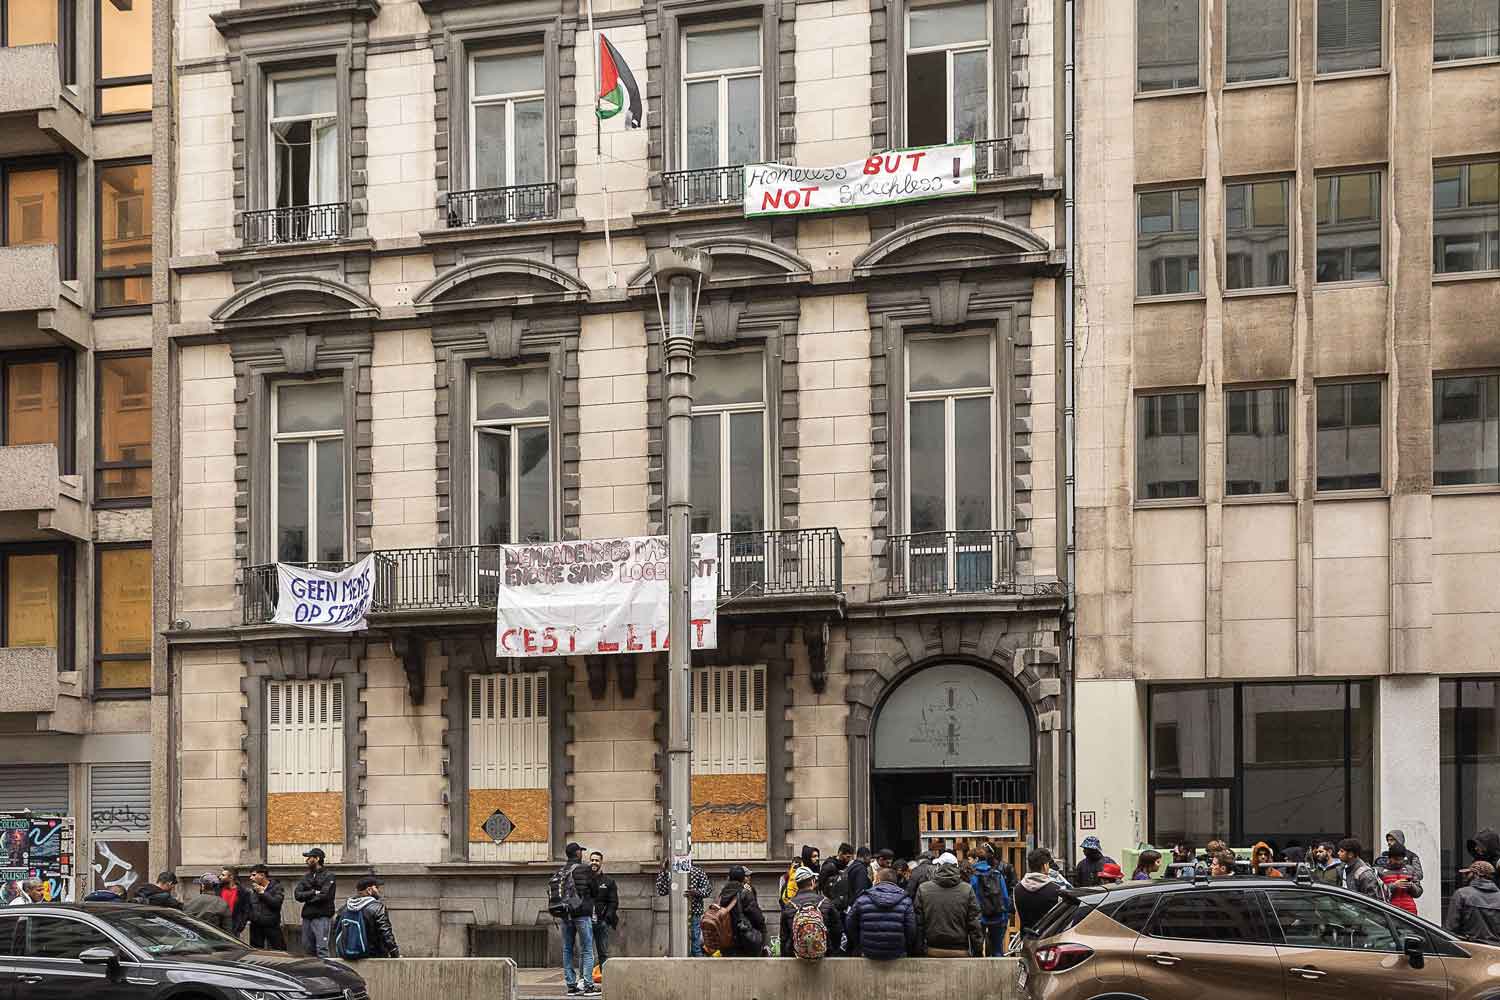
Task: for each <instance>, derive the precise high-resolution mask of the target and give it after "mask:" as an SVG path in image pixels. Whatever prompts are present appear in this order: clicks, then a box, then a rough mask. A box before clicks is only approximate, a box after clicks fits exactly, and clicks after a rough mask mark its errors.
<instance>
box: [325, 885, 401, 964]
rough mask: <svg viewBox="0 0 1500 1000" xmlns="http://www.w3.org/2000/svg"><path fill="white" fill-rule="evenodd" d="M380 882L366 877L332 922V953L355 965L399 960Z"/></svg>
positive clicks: (393, 930) (399, 949) (394, 934)
mask: <svg viewBox="0 0 1500 1000" xmlns="http://www.w3.org/2000/svg"><path fill="white" fill-rule="evenodd" d="M381 885H382V883H381V881H380V879H378V878H376V877H375V876H374V875H366V876H365V877H364V878H362V879H360V880H359V882H358V883H356V884H355V886H354V890H355V895H353V896H350V897H349V899H348V900H347V901H346V902H345V903H344V905H343V906H342V907H341V908H340V909H339V912H338V914H337V915H336V916H335V917H334V918H333V953H334V954H335V955H337V956H338V957H339V958H344V959H349V960H350V961H355V960H358V959H362V958H400V957H401V948H400V946H398V945H397V944H396V930H395V928H393V927H392V926H391V915H390V913H389V912H387V910H386V908H385V903H383V902H381V899H380V897H381V895H382V890H381Z"/></svg>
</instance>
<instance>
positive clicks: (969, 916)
mask: <svg viewBox="0 0 1500 1000" xmlns="http://www.w3.org/2000/svg"><path fill="white" fill-rule="evenodd" d="M931 872H932V874H931V877H930V878H928V879H926V880H924V881H923V882H922V885H921V887H920V888H918V889H917V907H916V909H917V946H918V948H919V949H920V950H921V951H922V952H923V953H924V954H926V955H927V956H928V957H929V958H969V957H970V956H973V955H982V954H984V930H983V928H982V926H981V924H980V922H979V898H978V897H977V896H976V895H975V894H974V891H973V889H971V888H970V886H969V884H968V883H967V882H966V881H965V880H964V877H963V873H962V872H960V871H959V870H958V858H956V857H954V856H953V855H952V854H949V853H947V852H944V853H942V854H939V855H938V857H937V860H936V861H934V862H933V863H932V869H931Z"/></svg>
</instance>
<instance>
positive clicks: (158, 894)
mask: <svg viewBox="0 0 1500 1000" xmlns="http://www.w3.org/2000/svg"><path fill="white" fill-rule="evenodd" d="M176 888H177V876H176V875H173V874H172V873H171V872H162V873H161V874H160V875H158V876H156V881H155V882H143V883H141V884H140V885H138V886H136V887H135V888H134V889H132V890H130V901H131V902H132V903H145V904H146V905H147V906H168V907H171V908H172V909H174V910H180V909H182V904H181V903H179V902H178V901H177V897H176V896H174V895H172V891H173V890H174V889H176Z"/></svg>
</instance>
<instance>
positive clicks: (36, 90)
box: [0, 45, 91, 157]
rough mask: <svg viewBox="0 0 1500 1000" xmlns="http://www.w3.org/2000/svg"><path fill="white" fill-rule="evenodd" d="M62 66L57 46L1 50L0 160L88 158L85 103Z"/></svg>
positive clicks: (28, 46) (31, 46)
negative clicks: (64, 79) (60, 156)
mask: <svg viewBox="0 0 1500 1000" xmlns="http://www.w3.org/2000/svg"><path fill="white" fill-rule="evenodd" d="M61 67H62V64H61V62H60V61H59V59H58V54H57V46H56V45H19V46H16V47H14V48H0V80H4V81H5V86H4V87H0V156H6V157H12V156H28V155H33V154H42V153H58V152H63V153H68V154H69V155H72V156H79V157H86V156H88V155H89V147H90V145H91V142H90V137H89V126H88V119H87V118H86V117H85V115H84V113H83V107H82V104H81V100H82V99H81V98H80V97H79V96H78V93H77V92H76V91H75V90H74V88H71V87H68V86H67V85H65V84H64V83H63V82H62V68H61Z"/></svg>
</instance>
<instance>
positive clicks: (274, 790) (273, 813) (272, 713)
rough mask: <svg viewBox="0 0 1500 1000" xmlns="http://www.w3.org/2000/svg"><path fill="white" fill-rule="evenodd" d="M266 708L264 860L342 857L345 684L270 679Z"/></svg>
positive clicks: (290, 861)
mask: <svg viewBox="0 0 1500 1000" xmlns="http://www.w3.org/2000/svg"><path fill="white" fill-rule="evenodd" d="M266 696H267V697H266V702H267V706H268V711H267V718H266V737H267V738H266V749H267V755H266V756H267V766H266V854H267V860H268V862H269V863H271V864H300V863H301V862H302V852H303V851H306V850H308V849H310V848H313V847H321V848H322V849H323V851H324V852H325V854H326V855H327V860H328V861H329V862H337V861H339V860H341V859H342V858H343V853H344V682H343V681H342V680H339V679H336V680H326V681H272V682H271V683H270V684H268V685H267V689H266Z"/></svg>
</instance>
